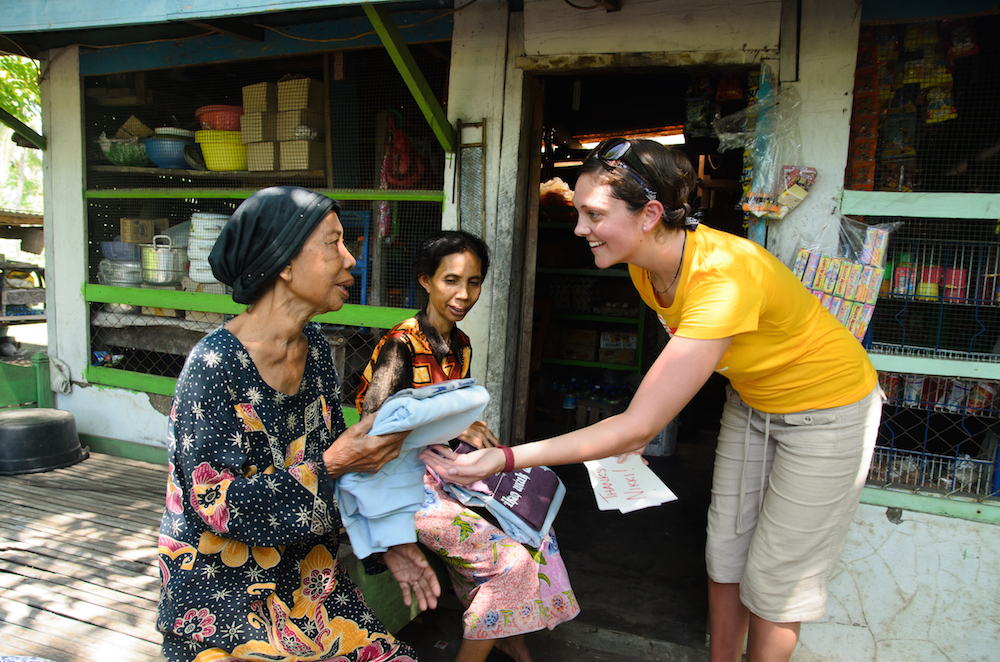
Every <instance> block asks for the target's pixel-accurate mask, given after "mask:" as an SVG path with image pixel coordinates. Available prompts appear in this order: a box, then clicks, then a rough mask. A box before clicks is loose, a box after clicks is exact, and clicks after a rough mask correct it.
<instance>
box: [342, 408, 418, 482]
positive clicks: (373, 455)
mask: <svg viewBox="0 0 1000 662" xmlns="http://www.w3.org/2000/svg"><path fill="white" fill-rule="evenodd" d="M374 422H375V414H369V415H368V416H365V417H364V418H362V419H361V420H360V421H358V422H357V423H355V424H354V425H352V426H351V427H349V428H347V430H345V431H344V434H342V435H340V436H339V437H337V438H336V439H335V440H334V442H333V443H332V444H330V447H329V448H327V449H326V450H325V451H323V463H324V464H326V472H327V473H328V474H330V477H331V478H337V477H338V476H341V475H343V474H346V473H349V472H352V471H358V472H361V473H366V474H373V473H375V472H376V471H378V470H379V469H381V468H382V466H383V465H385V463H386V462H389V461H391V460H394V459H396V457H398V456H399V451H400V448H401V447H402V446H403V440H404V439H406V435H408V434H409V432H396V433H394V434H387V435H382V436H380V437H373V436H370V435H369V434H368V431H369V430H371V429H372V423H374Z"/></svg>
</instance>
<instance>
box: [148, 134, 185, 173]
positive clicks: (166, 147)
mask: <svg viewBox="0 0 1000 662" xmlns="http://www.w3.org/2000/svg"><path fill="white" fill-rule="evenodd" d="M143 143H145V145H146V156H148V157H149V159H150V160H151V161H152V162H153V163H155V164H156V165H157V166H158V167H160V168H187V167H188V165H187V161H186V160H185V159H184V146H185V145H194V141H193V140H185V139H183V138H159V137H154V138H144V139H143Z"/></svg>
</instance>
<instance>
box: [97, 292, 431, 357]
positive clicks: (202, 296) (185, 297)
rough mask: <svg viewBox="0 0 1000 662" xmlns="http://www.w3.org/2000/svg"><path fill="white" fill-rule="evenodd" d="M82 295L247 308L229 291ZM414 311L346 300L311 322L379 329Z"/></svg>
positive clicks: (215, 309) (210, 309) (216, 309)
mask: <svg viewBox="0 0 1000 662" xmlns="http://www.w3.org/2000/svg"><path fill="white" fill-rule="evenodd" d="M83 297H84V299H85V300H86V301H90V302H93V303H124V304H127V305H130V306H153V307H157V308H173V309H174V310H195V311H199V312H204V313H224V314H227V315H238V314H240V313H241V312H243V309H244V308H246V306H244V305H243V304H239V303H236V302H235V301H233V299H232V297H230V296H229V295H228V294H207V293H205V292H184V291H177V290H146V289H142V288H140V287H116V286H114V285H94V284H91V283H87V284H85V285H84V287H83ZM416 314H417V310H416V309H411V308H384V307H376V306H360V305H357V304H350V303H348V304H344V307H343V308H341V309H340V310H338V311H336V312H332V313H324V314H322V315H317V316H316V317H314V318H313V321H315V322H322V323H323V324H339V325H342V326H371V327H375V328H378V329H391V328H392V327H394V326H396V325H397V324H399V323H400V322H402V321H403V320H405V319H406V318H408V317H413V316H414V315H416ZM116 372H120V371H116Z"/></svg>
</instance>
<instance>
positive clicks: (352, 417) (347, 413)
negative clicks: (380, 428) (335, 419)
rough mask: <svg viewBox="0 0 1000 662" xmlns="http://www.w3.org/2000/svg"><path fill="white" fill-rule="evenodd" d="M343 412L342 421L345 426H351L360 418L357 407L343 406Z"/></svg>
mask: <svg viewBox="0 0 1000 662" xmlns="http://www.w3.org/2000/svg"><path fill="white" fill-rule="evenodd" d="M342 409H343V412H344V423H345V424H347V427H351V426H352V425H354V424H355V423H357V422H358V421H360V420H361V415H360V414H359V413H358V410H357V407H343V408H342Z"/></svg>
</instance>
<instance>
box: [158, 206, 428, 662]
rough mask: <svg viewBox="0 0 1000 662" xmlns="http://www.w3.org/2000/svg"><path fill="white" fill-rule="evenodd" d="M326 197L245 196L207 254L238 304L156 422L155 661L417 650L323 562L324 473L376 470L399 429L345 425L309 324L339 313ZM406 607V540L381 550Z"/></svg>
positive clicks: (342, 292)
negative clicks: (162, 468)
mask: <svg viewBox="0 0 1000 662" xmlns="http://www.w3.org/2000/svg"><path fill="white" fill-rule="evenodd" d="M339 211H340V208H339V205H338V204H337V203H336V202H335V201H333V200H330V199H329V198H327V197H325V196H322V195H319V194H317V193H313V192H311V191H307V190H305V189H300V188H294V187H274V188H270V189H264V190H262V191H258V192H257V193H255V194H254V195H253V196H251V197H250V198H248V199H247V200H246V201H245V202H244V203H243V204H242V205H240V207H239V208H238V209H237V210H236V212H235V213H234V214H233V216H232V218H231V219H230V221H229V223H228V224H227V225H226V228H225V229H224V230H223V232H222V234H221V235H220V237H219V240H218V241H217V243H216V244H215V247H214V248H213V250H212V254H211V257H210V263H211V264H212V268H213V271H214V273H215V275H216V277H217V278H218V279H219V280H220V281H222V282H223V283H226V284H227V285H231V286H232V288H233V298H234V299H235V300H236V301H237V302H239V303H245V304H248V306H247V309H246V310H245V311H244V312H243V313H241V314H240V315H238V316H237V317H235V318H234V319H232V320H231V321H229V322H227V323H226V324H225V325H224V326H222V327H220V328H219V329H216V330H215V331H213V332H212V333H210V334H208V335H207V336H206V337H205V338H204V339H202V340H201V341H200V342H199V343H198V344H197V345H196V346H195V347H194V349H192V351H191V353H190V355H189V356H188V359H187V362H186V363H185V365H184V369H183V371H182V372H181V375H180V377H179V379H178V380H177V388H176V391H175V394H174V401H173V406H172V407H171V411H170V417H169V422H168V435H167V441H168V453H169V476H168V481H167V503H166V509H165V511H164V514H163V520H162V524H161V527H160V537H159V560H160V574H161V579H162V590H161V596H160V607H159V615H158V619H157V629H158V630H160V632H162V633H163V654H164V656H165V657H166V658H167V660H169V661H171V662H174V661H177V660H184V661H189V660H194V661H196V662H208V661H210V660H211V661H222V660H227V661H229V660H268V661H272V662H276V661H284V662H293V661H298V660H317V661H320V660H337V661H344V662H360V661H361V660H364V661H365V662H373V661H375V660H394V661H398V662H405V661H408V660H415V659H416V655H415V653H414V652H413V650H412V649H411V648H410V647H409V646H407V645H406V644H404V643H402V642H400V641H398V640H396V639H395V638H394V637H393V636H392V634H390V633H389V632H388V631H387V630H386V628H385V627H384V626H383V625H382V624H381V623H380V622H379V621H378V619H377V618H376V617H375V616H374V614H373V613H372V611H371V609H370V608H369V607H368V605H366V604H365V602H364V599H363V597H362V595H361V592H360V591H359V590H358V588H357V586H356V585H355V584H354V583H353V582H352V581H351V579H350V577H349V576H348V574H347V572H346V571H345V569H344V567H343V565H341V563H340V562H339V561H338V559H337V549H338V541H339V531H340V528H341V521H340V513H339V511H338V509H337V503H336V501H335V500H334V489H333V487H334V479H335V478H336V477H337V476H339V475H341V474H343V473H346V472H349V471H363V472H375V471H377V470H378V469H379V468H380V467H381V466H382V465H383V464H385V463H386V462H388V461H389V460H391V459H393V458H394V457H396V456H397V455H398V454H399V450H400V445H401V443H402V441H403V437H404V436H405V435H403V434H397V435H386V436H383V437H372V436H368V435H367V434H366V432H367V431H368V430H369V429H370V428H371V424H372V421H373V420H374V417H366V418H365V419H363V420H362V421H361V422H359V423H358V424H356V425H354V426H352V427H351V428H350V429H346V430H345V425H344V417H343V414H342V412H341V408H340V399H341V393H340V385H339V383H338V380H337V374H336V372H335V370H334V367H333V359H332V354H331V350H330V346H329V344H328V343H327V341H326V339H325V338H324V336H323V335H322V333H321V332H320V330H319V327H318V326H316V325H315V324H311V323H310V320H311V319H312V318H313V317H315V316H316V315H318V314H321V313H325V312H328V311H334V310H339V309H340V308H341V307H342V306H343V305H344V302H345V300H346V299H347V296H348V294H347V288H349V287H350V286H351V284H352V282H353V279H352V277H351V274H350V269H351V268H352V267H353V266H354V264H355V260H354V258H353V257H352V256H351V254H350V253H349V252H348V250H347V248H346V247H345V246H344V240H343V228H342V226H341V224H340V220H339V217H338V213H339ZM383 561H384V563H385V564H386V565H387V566H388V568H389V570H391V571H392V574H393V576H394V577H395V578H396V579H397V580H398V581H399V583H400V586H401V588H402V590H403V600H404V602H405V603H406V604H407V605H409V604H410V602H411V599H412V598H411V591H412V592H413V594H415V595H416V598H417V602H418V604H419V606H420V608H421V609H426V608H427V607H431V608H433V607H434V606H436V603H437V600H436V598H437V596H438V595H440V587H439V585H438V582H437V579H436V577H435V575H434V572H433V571H432V570H431V569H430V567H429V565H428V563H427V560H426V558H425V557H424V556H423V554H422V552H421V551H420V550H419V549H418V548H417V546H416V545H413V544H410V545H401V546H399V547H395V548H393V549H391V550H389V551H388V552H386V554H385V555H384V557H383Z"/></svg>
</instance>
